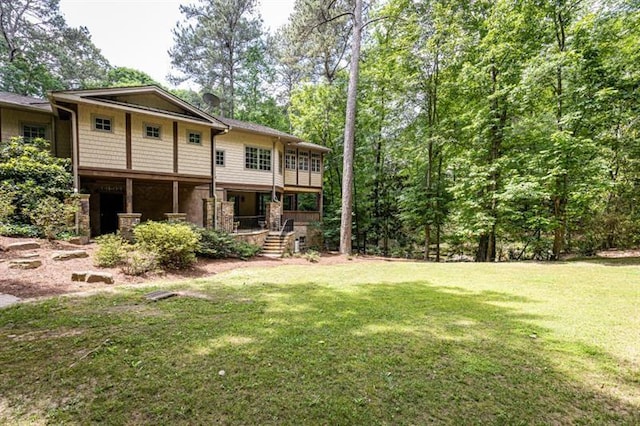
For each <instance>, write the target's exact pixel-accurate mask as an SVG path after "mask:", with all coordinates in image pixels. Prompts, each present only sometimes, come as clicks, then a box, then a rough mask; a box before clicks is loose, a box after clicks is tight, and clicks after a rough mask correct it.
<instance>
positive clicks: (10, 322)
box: [0, 282, 640, 424]
mask: <svg viewBox="0 0 640 426" xmlns="http://www.w3.org/2000/svg"><path fill="white" fill-rule="evenodd" d="M215 291H216V295H217V297H216V299H215V301H211V300H202V299H191V298H173V299H168V300H166V301H163V302H159V303H157V304H146V303H142V302H141V298H140V294H139V293H129V294H123V295H117V296H105V295H103V296H98V297H93V298H89V299H84V300H81V299H70V300H66V299H65V300H59V301H49V302H46V303H45V304H41V305H36V306H27V305H21V306H18V307H15V308H10V309H9V310H7V311H3V312H0V341H1V343H2V345H1V349H0V395H2V397H0V408H2V407H3V406H4V407H5V409H4V410H2V409H0V420H4V421H7V420H9V421H11V420H25V419H29V418H30V417H29V415H30V413H31V414H33V413H35V416H36V417H35V418H44V419H45V420H47V421H51V422H54V423H59V422H72V423H92V422H96V423H97V422H109V423H115V424H122V423H153V424H179V423H184V424H187V423H191V424H193V423H195V424H210V423H223V424H425V423H448V424H480V423H483V424H485V423H493V424H495V423H497V424H574V423H585V424H589V423H592V424H606V423H611V424H614V423H615V424H625V423H627V424H634V423H638V422H639V421H640V417H639V416H638V408H639V407H637V406H635V405H633V404H631V403H628V402H624V401H623V400H621V399H619V398H615V397H613V396H612V395H610V394H609V393H608V392H606V390H603V389H601V388H600V387H599V386H591V385H589V384H588V383H589V382H588V381H587V380H582V379H581V378H580V371H576V372H575V375H574V374H572V375H570V376H569V375H565V374H563V372H562V371H561V370H560V369H559V368H558V365H559V360H558V359H557V358H556V357H558V354H557V353H556V352H554V351H552V350H550V349H549V348H548V347H547V343H546V342H545V335H546V334H547V332H548V331H547V330H544V329H540V327H536V328H535V330H533V328H532V327H533V326H532V325H531V320H534V319H536V317H534V316H530V315H522V314H520V313H518V312H517V311H515V310H513V309H510V308H506V307H502V306H496V305H495V304H494V303H495V302H496V301H517V302H521V303H528V301H527V300H526V299H523V298H516V299H513V297H512V296H508V295H504V294H501V293H497V292H487V293H484V294H482V293H481V294H465V293H460V292H452V291H451V289H439V288H434V287H430V286H427V285H425V284H424V283H414V282H407V283H402V284H393V285H390V284H389V285H381V284H369V285H360V286H350V287H345V288H340V289H336V288H329V287H326V286H321V285H314V284H312V283H311V284H304V285H286V286H284V285H271V284H266V283H265V284H264V285H256V286H247V287H243V288H236V289H233V290H232V289H228V288H216V289H215ZM114 307H118V309H114ZM533 332H535V333H536V338H532V337H531V335H532V333H533ZM11 336H13V337H11ZM25 336H26V337H25ZM29 336H31V337H29ZM576 351H577V352H579V353H580V354H584V353H585V352H589V348H588V347H580V348H578V347H577V348H576ZM594 354H595V355H594V356H593V359H592V361H593V362H596V363H598V362H602V363H607V364H608V363H609V361H610V360H609V359H605V358H607V355H606V354H604V353H601V351H597V350H595V349H594ZM612 374H613V375H618V376H620V380H623V379H624V380H633V379H632V377H633V375H630V376H628V377H627V374H626V373H625V372H619V371H614V372H613V373H612ZM623 376H624V377H623ZM630 377H631V379H630ZM636 397H637V395H636ZM7 407H8V408H7ZM3 415H4V416H5V417H6V418H4V419H3V418H2V416H3ZM31 418H33V417H31Z"/></svg>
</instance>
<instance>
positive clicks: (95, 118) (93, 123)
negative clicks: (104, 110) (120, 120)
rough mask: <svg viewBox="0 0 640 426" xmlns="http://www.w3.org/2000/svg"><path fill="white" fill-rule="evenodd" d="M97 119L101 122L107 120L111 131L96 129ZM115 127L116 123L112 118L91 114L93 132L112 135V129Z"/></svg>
mask: <svg viewBox="0 0 640 426" xmlns="http://www.w3.org/2000/svg"><path fill="white" fill-rule="evenodd" d="M98 118H99V119H101V120H109V122H110V123H111V129H109V130H104V129H98V128H97V127H96V120H97V119H98ZM115 126H116V123H115V120H114V119H113V117H112V116H108V115H101V114H91V130H93V131H94V132H102V133H113V128H114V127H115Z"/></svg>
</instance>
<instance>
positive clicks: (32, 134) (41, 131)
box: [22, 124, 47, 142]
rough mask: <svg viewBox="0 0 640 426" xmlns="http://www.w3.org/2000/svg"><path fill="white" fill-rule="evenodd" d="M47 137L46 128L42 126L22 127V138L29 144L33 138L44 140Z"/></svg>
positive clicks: (27, 125)
mask: <svg viewBox="0 0 640 426" xmlns="http://www.w3.org/2000/svg"><path fill="white" fill-rule="evenodd" d="M46 135H47V126H44V125H42V124H25V125H23V126H22V137H23V138H24V140H25V141H27V142H29V141H32V140H33V139H35V138H42V139H45V138H46Z"/></svg>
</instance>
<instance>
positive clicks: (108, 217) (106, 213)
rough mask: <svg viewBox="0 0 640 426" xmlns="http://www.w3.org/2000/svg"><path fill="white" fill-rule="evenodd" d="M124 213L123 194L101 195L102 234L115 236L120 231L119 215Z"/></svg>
mask: <svg viewBox="0 0 640 426" xmlns="http://www.w3.org/2000/svg"><path fill="white" fill-rule="evenodd" d="M123 212H124V196H123V195H122V194H104V193H102V194H100V234H101V235H104V234H113V233H114V232H116V231H117V230H118V213H123Z"/></svg>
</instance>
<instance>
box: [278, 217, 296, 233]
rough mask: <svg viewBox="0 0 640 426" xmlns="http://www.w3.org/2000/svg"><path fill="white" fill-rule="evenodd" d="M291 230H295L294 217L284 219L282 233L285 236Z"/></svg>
mask: <svg viewBox="0 0 640 426" xmlns="http://www.w3.org/2000/svg"><path fill="white" fill-rule="evenodd" d="M289 232H293V219H286V220H285V221H284V225H282V228H281V229H280V235H281V236H284V235H286V234H288V233H289Z"/></svg>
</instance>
